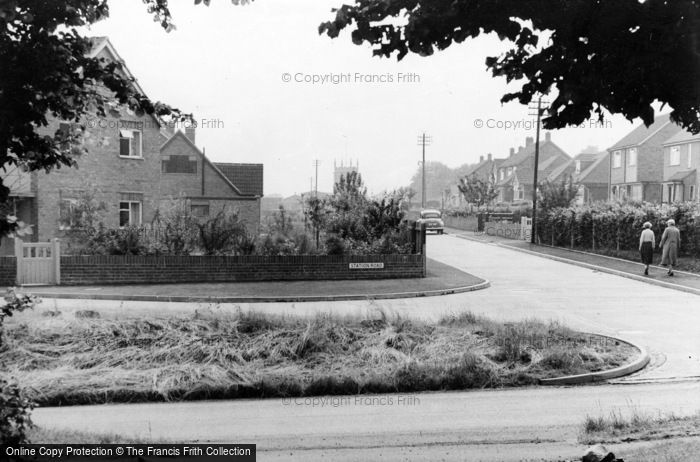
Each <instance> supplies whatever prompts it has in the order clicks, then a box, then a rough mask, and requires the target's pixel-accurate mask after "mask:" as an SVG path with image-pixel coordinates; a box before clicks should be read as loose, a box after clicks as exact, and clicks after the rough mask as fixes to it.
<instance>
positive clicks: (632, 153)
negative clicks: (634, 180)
mask: <svg viewBox="0 0 700 462" xmlns="http://www.w3.org/2000/svg"><path fill="white" fill-rule="evenodd" d="M627 166H628V167H636V166H637V148H629V149H628V150H627Z"/></svg>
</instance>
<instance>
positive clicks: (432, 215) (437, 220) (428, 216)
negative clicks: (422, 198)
mask: <svg viewBox="0 0 700 462" xmlns="http://www.w3.org/2000/svg"><path fill="white" fill-rule="evenodd" d="M417 222H418V223H425V230H426V231H435V232H436V233H437V234H442V233H443V232H444V231H445V223H444V222H443V221H442V213H441V212H440V211H439V210H436V209H425V210H421V211H420V218H419V219H418V221H417Z"/></svg>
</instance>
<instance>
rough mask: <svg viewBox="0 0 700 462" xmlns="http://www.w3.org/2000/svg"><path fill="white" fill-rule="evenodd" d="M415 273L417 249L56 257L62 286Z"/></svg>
mask: <svg viewBox="0 0 700 462" xmlns="http://www.w3.org/2000/svg"><path fill="white" fill-rule="evenodd" d="M13 261H14V259H13ZM420 277H425V255H420V254H413V255H363V256H331V255H299V256H284V257H283V256H270V257H268V256H236V257H232V256H220V257H217V256H182V257H179V256H161V257H155V256H62V257H61V284H62V285H92V284H154V283H171V282H173V283H177V282H182V283H187V282H235V281H303V280H340V279H393V278H420Z"/></svg>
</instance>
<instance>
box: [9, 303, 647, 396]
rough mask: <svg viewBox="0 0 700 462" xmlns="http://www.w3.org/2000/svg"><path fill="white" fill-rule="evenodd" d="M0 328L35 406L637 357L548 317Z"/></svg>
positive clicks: (526, 374) (345, 391)
mask: <svg viewBox="0 0 700 462" xmlns="http://www.w3.org/2000/svg"><path fill="white" fill-rule="evenodd" d="M50 313H51V314H50V315H46V316H36V317H34V318H32V319H31V320H30V321H27V322H25V323H17V324H13V325H9V326H7V329H6V335H5V342H4V344H3V347H2V350H0V369H1V370H4V371H7V373H9V374H10V375H13V376H15V377H16V378H17V379H18V380H19V381H20V383H22V384H23V386H24V387H26V389H27V392H28V394H29V396H30V397H31V398H32V399H34V400H35V401H36V402H37V403H39V404H40V405H69V404H96V403H106V402H143V401H170V400H196V399H231V398H264V397H288V396H313V395H334V394H341V395H352V394H360V393H387V392H409V391H428V390H463V389H469V388H495V387H507V386H520V385H529V384H535V383H537V381H538V380H539V379H541V378H549V377H557V376H562V375H569V374H579V373H584V372H589V371H591V372H593V371H600V370H604V369H609V368H613V367H617V366H620V365H622V364H625V363H627V362H629V361H630V359H631V358H632V357H634V356H636V354H637V351H636V350H634V349H633V348H632V347H630V346H628V345H626V344H616V342H612V341H601V339H600V338H589V337H587V336H584V335H582V334H579V333H576V332H573V331H571V330H570V329H568V328H566V327H564V326H562V325H560V324H558V323H544V322H541V321H537V320H526V321H522V322H517V323H498V322H495V321H493V320H490V319H488V318H484V317H481V316H476V315H474V314H472V313H461V314H459V315H453V316H446V317H444V318H443V319H441V320H440V321H439V322H437V323H432V324H429V323H425V322H420V321H414V320H410V319H406V318H403V317H401V316H398V315H397V316H388V315H387V314H386V313H384V312H383V311H381V310H378V311H376V312H375V313H373V314H372V315H371V316H367V317H364V318H360V317H339V316H332V315H325V314H323V315H322V314H319V315H317V316H315V317H314V318H310V319H309V318H296V317H288V316H278V315H263V314H260V313H256V312H240V311H239V312H236V313H233V314H220V313H217V314H213V313H196V314H195V315H190V316H170V317H160V318H148V319H146V318H134V319H120V320H114V319H102V318H100V316H99V314H97V313H96V312H91V313H90V316H86V315H83V314H82V313H80V312H76V313H75V315H66V314H62V313H60V312H56V311H52V312H50Z"/></svg>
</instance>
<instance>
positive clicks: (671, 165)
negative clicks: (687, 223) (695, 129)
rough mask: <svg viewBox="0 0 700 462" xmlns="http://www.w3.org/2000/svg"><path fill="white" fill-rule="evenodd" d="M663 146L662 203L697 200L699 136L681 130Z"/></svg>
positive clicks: (699, 165) (699, 186)
mask: <svg viewBox="0 0 700 462" xmlns="http://www.w3.org/2000/svg"><path fill="white" fill-rule="evenodd" d="M663 146H664V156H663V159H664V168H663V188H662V197H661V198H662V201H663V202H664V203H671V202H675V201H697V200H699V197H700V195H699V193H698V191H700V177H699V176H698V170H699V169H700V135H693V134H691V133H689V132H687V131H685V130H682V131H679V132H678V133H676V134H675V135H673V136H672V137H671V138H669V139H668V140H666V141H665V142H664V144H663Z"/></svg>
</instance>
